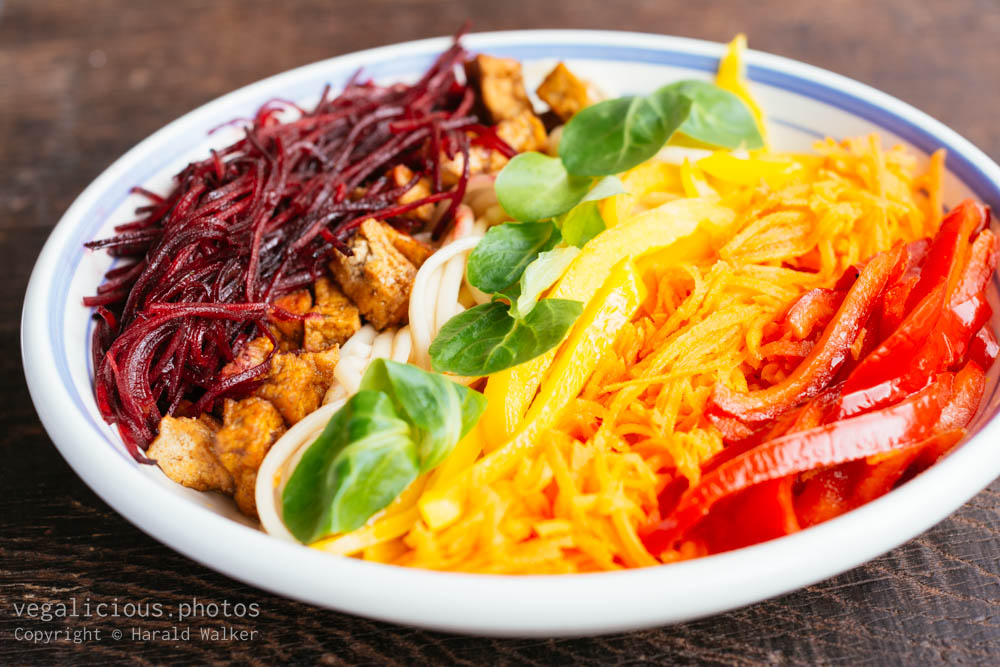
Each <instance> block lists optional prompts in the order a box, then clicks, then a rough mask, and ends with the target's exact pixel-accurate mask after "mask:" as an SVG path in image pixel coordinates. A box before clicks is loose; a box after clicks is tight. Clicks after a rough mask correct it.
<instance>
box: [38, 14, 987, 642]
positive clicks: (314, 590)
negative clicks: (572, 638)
mask: <svg viewBox="0 0 1000 667" xmlns="http://www.w3.org/2000/svg"><path fill="white" fill-rule="evenodd" d="M581 42H585V43H588V44H594V45H595V46H598V45H606V46H609V47H613V46H615V45H625V44H627V45H629V46H641V47H646V48H649V49H653V50H655V49H670V50H684V51H690V52H691V53H694V54H700V55H711V56H714V57H718V56H719V55H720V54H721V53H722V49H723V46H722V45H719V44H714V43H710V42H704V41H700V40H692V39H686V38H678V37H666V36H659V35H648V34H641V33H628V32H611V31H578V30H542V31H512V32H497V33H481V34H475V35H469V36H468V37H467V38H466V43H467V44H468V45H469V46H471V47H473V48H475V49H484V50H485V49H489V48H490V47H491V46H497V45H504V44H508V45H509V44H536V45H537V44H563V43H581ZM448 43H449V40H448V38H435V39H431V40H420V41H416V42H407V43H403V44H398V45H393V46H387V47H382V48H378V49H370V50H367V51H361V52H357V53H353V54H350V55H346V56H341V57H339V58H334V59H330V60H328V61H323V62H319V63H315V64H312V65H307V66H305V67H302V68H298V69H295V70H291V71H289V72H286V73H283V74H279V75H276V76H274V77H270V78H268V79H264V80H262V81H260V82H257V83H254V84H251V85H249V86H246V87H244V88H241V89H239V90H237V91H235V92H233V93H230V94H228V95H226V96H223V97H222V98H219V99H217V100H215V101H213V102H210V103H208V104H206V105H204V106H202V107H200V108H198V109H196V110H194V111H192V112H190V113H189V114H186V115H185V116H183V117H181V118H179V119H178V120H176V121H174V122H173V123H171V124H169V125H167V126H166V127H164V128H163V129H161V130H159V131H158V132H157V133H156V134H154V135H152V136H151V137H149V138H148V139H146V140H145V141H143V142H141V143H140V144H138V145H137V146H136V147H134V148H133V149H132V150H131V151H129V152H128V153H126V154H125V155H124V156H123V157H122V158H120V159H119V160H118V161H116V162H115V163H114V164H113V165H111V166H110V167H109V168H108V169H107V170H106V171H105V172H104V173H103V174H101V176H99V177H98V178H97V179H96V180H95V181H94V182H93V183H92V184H91V185H90V186H89V187H88V188H87V189H86V190H85V191H84V192H83V193H82V194H81V195H80V197H79V198H78V199H77V200H76V201H75V202H74V204H73V205H72V206H71V207H70V208H69V210H67V212H66V213H65V215H64V216H63V218H62V219H61V221H60V222H59V224H58V225H57V226H56V227H55V229H54V230H53V232H52V234H51V236H50V237H49V239H48V242H47V243H46V245H45V247H44V249H43V250H42V253H41V255H40V256H39V258H38V261H37V264H36V265H35V268H34V270H33V272H32V276H31V280H30V283H29V286H28V290H27V294H26V297H25V307H24V311H23V316H22V323H21V335H22V357H23V361H24V369H25V375H26V377H27V380H28V386H29V390H30V393H31V397H32V400H33V401H34V403H35V406H36V408H37V410H38V413H39V416H40V417H41V420H42V423H43V424H44V426H45V429H46V431H47V432H48V434H49V436H50V437H51V438H52V440H53V442H54V443H55V444H56V446H57V447H58V449H59V451H60V452H61V454H62V455H63V457H64V458H65V459H66V460H67V461H68V462H69V464H70V465H71V466H72V467H73V469H74V470H75V471H76V472H77V473H78V474H79V475H80V477H81V478H82V479H83V480H84V481H85V482H86V483H87V484H88V485H89V486H90V488H91V489H93V490H94V492H95V493H97V494H98V495H99V496H100V497H101V498H102V499H103V500H104V501H106V502H107V503H108V504H109V505H111V506H112V507H113V508H114V509H115V510H116V511H118V512H119V513H121V514H122V515H123V516H124V517H126V518H127V519H128V520H129V521H131V522H132V523H133V524H135V525H136V526H137V527H139V528H140V529H141V530H143V531H144V532H146V533H148V534H149V535H151V536H153V537H154V538H156V539H157V540H159V541H160V542H163V543H164V544H166V545H168V546H170V547H171V548H173V549H175V550H177V551H179V552H180V553H183V554H184V555H186V556H188V557H190V558H192V559H193V560H195V561H197V562H199V563H202V564H203V565H206V566H208V567H211V568H213V569H215V570H218V571H220V572H222V573H225V574H227V575H229V576H231V577H233V578H235V579H238V580H240V581H243V582H246V583H248V584H251V585H254V586H258V587H260V588H264V589H266V590H269V591H272V592H274V593H277V594H280V595H283V596H287V597H291V598H295V599H298V600H301V601H304V602H308V603H312V604H316V605H319V606H323V607H329V608H333V609H337V610H341V611H345V612H349V613H353V614H360V615H364V616H367V617H371V618H376V619H381V620H387V621H393V622H397V623H403V624H409V625H415V626H420V627H425V628H431V629H439V630H446V631H458V632H467V633H476V634H488V635H496V636H568V635H586V634H595V633H606V632H615V631H622V630H632V629H638V628H644V627H650V626H656V625H662V624H667V623H673V622H680V621H686V620H690V619H694V618H698V617H701V616H706V615H709V614H714V613H718V612H721V611H725V610H728V609H732V608H735V607H739V606H742V605H746V604H749V603H751V602H756V601H759V600H763V599H765V598H768V597H772V596H775V595H778V594H781V593H785V592H788V591H791V590H794V589H796V588H800V587H802V586H806V585H808V584H811V583H814V582H816V581H820V580H822V579H825V578H827V577H830V576H832V575H834V574H837V573H839V572H843V571H845V570H847V569H850V568H852V567H855V566H856V565H858V564H860V563H863V562H865V561H867V560H870V559H871V558H874V557H875V556H877V555H879V554H882V553H884V552H886V551H888V550H889V549H892V548H894V547H896V546H898V545H899V544H901V543H903V542H904V541H906V540H908V539H910V538H911V537H914V536H915V535H918V534H919V533H921V532H923V531H924V530H926V529H928V528H930V527H931V526H933V525H934V524H936V523H937V522H939V521H940V520H942V519H943V518H944V517H946V516H947V515H948V514H950V513H951V512H952V511H954V510H955V509H957V508H958V507H959V506H961V504H963V503H965V502H966V501H967V500H968V499H969V498H971V497H972V496H974V495H975V494H976V493H978V492H979V491H980V490H981V489H983V488H984V487H985V486H987V485H988V484H989V483H990V482H991V481H992V480H993V479H994V478H995V477H997V475H998V474H1000V447H997V446H996V443H997V442H998V436H1000V421H998V420H992V421H991V422H989V423H988V424H986V425H985V426H984V427H983V428H982V429H981V430H980V431H979V433H977V434H976V435H975V436H974V437H972V438H971V439H970V440H969V441H968V442H967V443H965V444H964V445H963V446H962V447H961V448H960V449H959V450H958V451H956V452H955V453H954V454H953V455H951V456H949V457H948V458H947V459H945V460H944V461H942V462H940V463H939V464H938V465H936V466H935V467H934V468H933V469H931V470H930V471H928V472H926V473H924V474H923V475H920V476H919V477H917V478H916V479H914V480H913V481H911V482H909V483H907V484H906V485H904V486H902V487H901V488H899V489H897V490H895V491H893V492H892V493H890V494H888V495H887V496H884V497H882V498H880V499H878V500H876V501H874V502H872V503H869V504H868V505H865V506H864V507H862V508H859V509H857V510H855V511H853V512H851V513H849V514H847V515H844V516H842V517H839V518H837V519H834V520H831V521H828V522H826V523H823V524H821V525H819V526H815V527H813V528H810V529H808V530H805V531H802V532H800V533H796V534H794V535H790V536H787V537H784V538H781V539H779V540H775V541H772V542H767V543H764V544H760V545H756V546H752V547H747V548H744V549H739V550H737V551H732V552H728V553H724V554H719V555H715V556H710V557H706V558H701V559H697V560H692V561H687V562H682V563H677V564H672V565H668V566H661V567H654V568H646V569H640V570H629V571H621V572H608V573H597V574H581V575H559V576H519V577H510V576H490V575H470V574H460V573H439V572H430V571H423V570H414V569H407V568H400V567H395V566H388V565H382V564H377V563H370V562H364V561H360V560H356V559H350V558H338V557H332V556H330V555H328V554H324V553H321V552H319V551H315V550H312V549H307V548H304V547H301V546H297V545H292V544H288V543H285V542H282V541H280V540H275V539H273V538H270V537H268V536H267V535H265V534H264V533H261V532H259V531H257V530H254V529H252V528H249V527H247V526H243V525H240V524H238V523H236V522H233V521H231V520H228V519H225V518H223V517H221V516H218V515H216V514H214V513H213V512H211V511H209V510H207V509H205V508H203V507H201V506H199V505H197V504H195V503H191V502H187V501H183V500H179V499H178V498H177V497H176V496H174V495H171V494H170V493H169V492H168V491H167V490H166V489H164V488H161V487H159V486H158V485H155V484H150V483H149V481H148V479H147V478H146V477H144V476H143V475H141V474H137V473H136V471H135V470H134V469H133V468H132V467H131V466H130V464H129V462H128V461H126V460H124V459H123V458H122V457H120V456H118V455H116V454H115V453H114V452H113V451H111V450H110V449H108V448H107V443H106V442H105V441H103V440H102V439H100V438H97V437H94V436H92V435H89V433H87V429H81V428H79V425H80V423H81V420H82V417H81V416H80V415H78V414H76V413H75V412H73V411H72V409H71V406H72V403H71V401H70V396H69V394H68V392H67V389H66V387H65V386H63V384H62V382H61V381H60V379H59V376H58V374H57V373H56V372H55V369H54V368H53V364H52V362H51V359H49V358H47V356H46V349H47V348H46V347H45V345H44V344H43V343H42V341H44V340H45V339H46V337H47V335H48V327H49V321H48V314H47V311H46V309H45V308H44V300H45V298H46V295H47V289H48V287H49V285H50V281H51V279H52V276H53V274H54V272H55V270H56V268H57V267H56V263H57V261H58V257H59V251H60V249H61V248H62V247H63V246H64V245H65V243H66V240H67V238H68V236H69V234H70V232H71V230H72V228H73V226H74V225H75V224H77V223H78V222H79V217H80V214H81V212H82V211H84V210H86V209H87V208H88V207H89V206H90V205H91V204H92V203H93V201H94V200H95V199H96V198H97V197H98V195H99V194H100V193H102V192H103V191H104V190H105V189H106V187H107V185H108V184H109V183H111V182H113V181H115V180H117V179H118V178H119V177H120V176H121V175H122V173H123V172H124V171H128V170H129V169H130V168H132V167H133V166H134V162H135V161H136V159H137V158H138V157H139V156H140V155H141V154H142V153H143V151H144V147H145V146H147V145H149V144H150V143H152V142H153V141H154V140H156V139H158V138H160V137H162V136H165V135H171V134H174V133H176V132H180V131H183V129H184V127H185V126H187V125H190V124H191V123H192V121H194V120H195V119H199V120H201V121H204V119H205V118H206V117H211V116H212V114H213V111H214V110H215V109H216V108H217V107H219V106H221V105H222V103H223V102H227V101H232V99H234V98H237V97H245V98H256V97H259V96H260V95H261V93H262V91H264V90H265V89H273V88H276V87H281V86H284V85H286V84H288V85H290V84H291V83H292V82H294V81H295V79H296V78H298V77H301V76H303V75H305V74H307V73H312V72H313V70H314V69H317V68H324V67H329V66H330V65H331V64H332V63H334V62H336V63H337V65H338V66H344V65H350V66H352V67H360V66H363V65H364V64H365V63H366V61H368V60H372V59H375V58H385V57H387V56H389V55H396V56H397V57H398V56H404V55H406V54H407V53H412V52H416V51H423V50H426V49H427V48H429V47H433V48H435V49H439V50H440V49H443V48H445V47H446V46H447V44H448ZM747 60H748V63H749V64H750V65H751V66H753V65H757V66H759V67H762V68H767V69H769V70H773V71H777V72H782V73H785V74H788V75H792V76H796V77H801V78H804V79H809V80H813V81H817V82H821V83H822V84H824V85H826V86H828V87H830V88H832V89H837V90H839V91H842V92H845V93H847V94H849V95H851V96H853V97H856V98H859V99H863V100H866V101H868V102H871V103H874V104H875V105H877V106H879V107H881V108H883V109H885V110H886V111H887V112H888V113H890V114H892V115H894V116H896V117H898V118H900V119H902V120H904V121H905V122H906V123H908V124H910V125H912V126H915V127H917V128H920V129H921V130H922V131H924V132H927V133H929V134H931V135H933V136H935V137H936V138H939V139H940V140H941V141H942V143H946V144H947V145H949V146H951V147H952V149H953V150H957V152H958V154H959V155H960V157H961V158H963V159H964V160H966V161H967V162H969V163H971V164H972V165H973V166H974V167H975V169H977V170H978V171H979V172H981V173H982V174H984V175H986V176H987V177H988V178H989V179H990V180H991V181H993V182H994V183H1000V167H998V166H997V164H996V163H994V162H993V161H992V160H990V159H989V158H988V157H987V156H986V155H985V154H983V153H982V152H981V151H980V150H979V149H977V148H975V147H974V146H973V145H972V144H971V143H969V142H968V141H967V140H965V139H964V138H962V137H961V136H959V135H958V134H956V133H955V132H954V131H952V130H950V129H949V128H947V127H945V126H944V125H942V124H941V123H939V122H938V121H936V120H934V119H932V118H930V117H929V116H927V115H926V114H924V113H922V112H920V111H918V110H916V109H914V108H913V107H911V106H909V105H907V104H905V103H903V102H901V101H899V100H897V99H895V98H893V97H890V96H888V95H886V94H884V93H881V92H879V91H877V90H875V89H873V88H871V87H869V86H866V85H864V84H861V83H858V82H856V81H853V80H851V79H847V78H845V77H842V76H839V75H836V74H833V73H831V72H827V71H825V70H821V69H819V68H816V67H812V66H810V65H806V64H803V63H799V62H796V61H793V60H789V59H786V58H782V57H779V56H774V55H769V54H765V53H761V52H756V51H751V52H749V53H748V54H747ZM81 433H84V434H85V435H84V436H83V437H81V436H80V434H81ZM101 449H104V450H106V451H107V453H108V455H107V456H101V455H94V454H95V452H99V451H100V450H101ZM139 498H141V499H142V502H136V499H139ZM206 536H211V539H206Z"/></svg>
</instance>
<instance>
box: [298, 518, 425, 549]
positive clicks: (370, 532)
mask: <svg viewBox="0 0 1000 667" xmlns="http://www.w3.org/2000/svg"><path fill="white" fill-rule="evenodd" d="M419 518H420V513H419V512H418V511H417V508H416V507H412V506H411V507H410V508H409V509H407V510H404V511H402V512H399V513H397V514H393V515H391V516H385V517H382V518H381V519H378V520H377V521H374V522H372V523H370V524H367V525H365V526H362V527H361V528H358V529H357V530H352V531H351V532H349V533H344V534H343V535H337V536H335V537H328V538H326V539H323V540H319V541H318V542H313V543H312V544H310V545H309V546H311V547H312V548H313V549H319V550H321V551H326V552H329V553H332V554H337V555H339V556H350V555H351V554H355V553H358V552H359V551H363V550H365V549H369V548H371V547H373V546H375V545H376V544H379V543H381V542H387V541H389V540H393V539H396V538H397V537H401V536H402V535H405V534H406V533H408V532H409V531H410V528H412V527H413V524H415V523H416V522H417V519H419Z"/></svg>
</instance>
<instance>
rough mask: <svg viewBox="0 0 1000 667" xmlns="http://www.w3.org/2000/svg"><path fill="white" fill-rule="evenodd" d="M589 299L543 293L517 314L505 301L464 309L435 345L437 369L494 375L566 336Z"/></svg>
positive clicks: (447, 324)
mask: <svg viewBox="0 0 1000 667" xmlns="http://www.w3.org/2000/svg"><path fill="white" fill-rule="evenodd" d="M581 312H583V304H581V303H580V302H579V301H570V300H567V299H542V300H541V301H539V302H538V303H537V304H536V305H535V307H534V308H532V309H531V312H529V313H528V314H527V315H524V316H523V317H520V318H516V317H512V316H511V313H510V306H509V304H507V303H504V302H503V301H493V302H491V303H485V304H482V305H480V306H476V307H475V308H470V309H469V310H467V311H465V312H463V313H459V314H458V315H456V316H455V317H453V318H451V319H450V320H448V321H447V322H445V325H444V326H443V327H441V331H439V332H438V335H437V337H436V338H435V339H434V342H433V343H431V346H430V356H431V365H432V366H433V367H434V370H437V371H442V372H448V373H457V374H458V375H469V376H477V375H489V374H491V373H496V372H498V371H502V370H503V369H505V368H510V367H511V366H516V365H518V364H521V363H524V362H525V361H529V360H531V359H534V358H535V357H537V356H539V355H541V354H544V353H545V352H547V351H548V350H550V349H552V348H553V347H555V346H556V345H558V344H559V343H560V341H562V339H563V337H564V336H565V335H566V332H567V331H568V330H569V328H570V327H571V326H573V323H574V322H575V321H576V318H577V317H579V316H580V313H581Z"/></svg>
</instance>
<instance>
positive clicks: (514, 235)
mask: <svg viewBox="0 0 1000 667" xmlns="http://www.w3.org/2000/svg"><path fill="white" fill-rule="evenodd" d="M559 240H560V236H559V230H558V229H556V227H555V225H553V224H552V223H551V222H522V223H507V224H503V225H497V226H496V227H492V228H491V229H490V230H489V231H488V232H486V236H484V237H483V240H481V241H480V242H479V243H478V244H476V247H475V248H473V250H472V252H471V253H469V260H468V263H467V264H466V275H467V276H468V278H469V282H470V283H471V284H472V285H473V286H475V287H477V288H479V289H481V290H482V291H484V292H487V293H493V292H499V291H500V290H502V289H503V288H505V287H507V286H508V285H511V284H513V283H515V282H517V279H518V278H520V277H521V274H522V273H523V272H524V269H525V267H527V266H528V265H529V264H531V263H532V262H533V261H535V258H537V257H538V254H539V253H541V252H545V251H546V250H550V249H551V248H552V247H553V246H555V245H556V244H557V243H559Z"/></svg>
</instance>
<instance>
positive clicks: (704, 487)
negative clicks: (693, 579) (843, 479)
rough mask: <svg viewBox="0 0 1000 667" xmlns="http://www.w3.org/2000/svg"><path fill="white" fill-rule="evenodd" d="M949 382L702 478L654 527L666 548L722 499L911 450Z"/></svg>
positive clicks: (797, 436) (780, 442) (771, 446)
mask: <svg viewBox="0 0 1000 667" xmlns="http://www.w3.org/2000/svg"><path fill="white" fill-rule="evenodd" d="M951 385H952V376H951V375H950V374H943V375H942V376H940V377H939V378H938V379H937V381H935V382H934V383H933V384H932V385H931V386H929V387H927V388H926V389H924V390H922V391H920V392H919V393H917V394H915V395H913V396H912V397H910V398H908V399H907V400H905V401H903V402H902V403H900V404H898V405H895V406H892V407H890V408H885V409H883V410H879V411H877V412H872V413H868V414H866V415H861V416H860V417H853V418H850V419H845V420H843V421H839V422H834V423H832V424H827V425H824V426H819V427H817V428H814V429H810V430H808V431H802V432H800V433H792V434H789V435H786V436H783V437H781V438H777V439H775V440H771V441H770V442H766V443H764V444H762V445H760V446H758V447H755V448H754V449H752V450H750V451H748V452H746V453H745V454H742V455H740V456H738V457H736V458H735V459H732V460H730V461H727V462H726V463H724V464H722V465H721V466H719V467H718V468H717V469H715V470H714V471H712V472H711V473H709V474H708V475H705V476H704V477H703V478H702V480H701V482H700V483H699V484H698V485H697V486H695V487H694V488H692V489H689V490H688V491H687V492H686V493H685V494H684V496H683V497H682V498H681V501H680V503H679V504H678V506H677V508H676V509H675V510H674V512H673V514H672V515H671V516H669V517H667V518H666V519H665V520H664V521H663V522H662V523H661V524H660V525H659V526H658V527H657V529H658V531H660V532H662V535H663V537H664V539H666V541H667V542H673V541H674V540H677V539H680V538H681V537H683V535H684V534H685V533H686V532H687V531H688V530H689V529H690V528H691V527H692V526H694V525H695V524H696V523H698V522H699V521H700V520H701V519H702V518H703V517H704V516H705V515H706V514H708V512H709V510H711V509H712V506H713V505H715V503H717V502H718V501H720V500H722V499H723V498H727V497H729V496H731V495H732V494H734V493H736V492H738V491H741V490H743V489H746V488H749V487H752V486H754V485H756V484H760V483H762V482H766V481H769V480H773V479H780V478H782V477H787V476H788V475H793V474H796V473H802V472H806V471H808V470H813V469H815V468H820V467H825V466H831V465H837V464H840V463H844V462H846V461H852V460H856V459H861V458H865V457H868V456H872V455H874V454H881V453H883V452H890V451H893V450H897V449H902V448H905V447H909V446H913V445H915V444H917V443H919V442H920V441H922V440H925V439H927V438H929V437H931V436H932V435H934V433H935V429H936V427H937V421H938V418H939V417H940V415H941V410H942V408H943V407H944V405H945V404H946V402H947V401H948V399H949V397H950V395H951Z"/></svg>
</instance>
